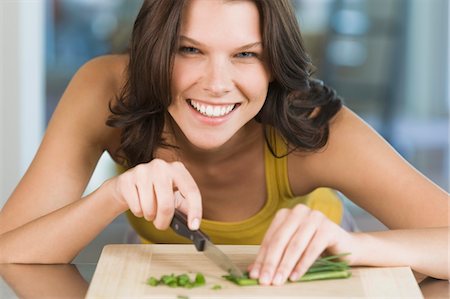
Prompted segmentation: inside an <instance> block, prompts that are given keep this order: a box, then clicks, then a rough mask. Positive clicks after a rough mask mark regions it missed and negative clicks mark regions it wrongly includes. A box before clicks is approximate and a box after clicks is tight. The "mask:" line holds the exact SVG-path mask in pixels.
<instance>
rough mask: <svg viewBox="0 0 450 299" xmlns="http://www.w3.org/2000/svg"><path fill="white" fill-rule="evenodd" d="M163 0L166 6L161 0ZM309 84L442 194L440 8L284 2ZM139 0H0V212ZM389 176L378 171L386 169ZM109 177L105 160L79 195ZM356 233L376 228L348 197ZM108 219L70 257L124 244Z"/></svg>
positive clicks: (444, 129) (444, 115)
mask: <svg viewBox="0 0 450 299" xmlns="http://www.w3.org/2000/svg"><path fill="white" fill-rule="evenodd" d="M167 1H171V0H167ZM292 2H293V4H294V6H295V8H296V13H297V17H298V20H299V23H300V27H301V30H302V34H303V38H304V41H305V45H306V48H307V50H308V51H309V54H310V56H311V58H312V60H313V62H314V64H315V66H316V67H317V71H316V73H315V76H316V77H318V78H320V79H322V80H323V81H324V82H325V83H326V84H328V85H330V86H332V87H333V88H335V89H336V90H337V92H338V93H339V94H340V95H341V96H342V97H343V99H344V102H345V104H346V105H347V106H348V107H350V108H351V109H352V110H354V111H355V112H356V113H357V114H359V115H360V116H361V117H362V118H363V119H364V120H365V121H367V122H368V123H369V124H370V125H371V126H373V127H374V128H375V130H377V131H378V132H379V133H380V134H381V135H382V136H383V137H384V138H385V139H386V140H387V141H388V142H389V143H390V144H392V146H393V147H394V148H395V149H396V150H397V151H398V152H399V153H400V154H401V155H402V156H403V157H404V158H405V159H406V160H408V161H409V162H410V163H411V164H412V165H414V166H415V167H416V168H417V169H418V170H420V171H421V172H422V173H423V174H425V175H426V176H427V177H429V178H430V179H431V180H433V181H434V182H435V183H436V184H438V185H439V186H441V187H442V188H444V189H445V190H447V191H449V176H448V170H449V147H448V141H449V132H448V130H449V108H450V89H449V86H450V75H449V72H450V61H449V56H450V49H449V41H450V38H449V25H450V24H449V14H450V13H449V9H450V8H449V2H448V0H295V1H292ZM141 3H142V1H141V0H26V1H25V0H23V1H20V0H17V1H12V0H3V1H2V2H1V3H0V40H1V45H0V142H1V146H0V195H1V197H0V207H1V206H2V205H3V203H4V202H5V201H6V199H7V197H8V196H9V194H10V193H11V191H12V190H13V188H14V186H15V185H16V184H17V182H18V181H19V179H20V177H21V175H22V174H23V173H24V171H25V170H26V168H27V167H28V165H29V163H30V161H31V159H32V157H33V156H34V153H35V151H36V150H37V147H38V145H39V142H40V140H41V138H42V135H43V132H44V131H45V127H46V125H47V123H48V121H49V119H50V117H51V115H52V113H53V111H54V109H55V106H56V105H57V103H58V100H59V99H60V97H61V95H62V93H63V91H64V89H65V88H66V86H67V84H68V82H69V80H70V78H71V77H72V76H73V74H74V73H75V71H76V70H77V69H78V68H79V67H80V66H81V65H82V64H84V63H85V62H86V61H88V60H89V59H91V58H93V57H95V56H98V55H103V54H107V53H120V52H123V51H125V50H126V48H127V44H128V41H129V38H130V32H131V29H132V25H133V20H134V18H135V16H136V14H137V12H138V10H139V8H140V5H141ZM386 171H389V169H386ZM112 175H114V165H113V163H112V162H111V160H110V159H109V157H108V156H107V155H104V156H103V157H102V158H101V160H100V163H99V165H98V167H97V170H96V171H95V173H94V176H93V178H92V180H91V182H90V184H89V187H88V189H87V190H86V193H89V192H91V191H92V190H94V189H95V188H96V187H97V186H99V185H100V184H101V183H102V182H103V181H104V180H105V179H106V178H108V177H110V176H112ZM346 205H347V207H348V208H349V210H350V211H351V212H352V214H353V216H354V217H355V219H356V222H357V224H358V226H359V228H360V229H361V230H366V231H370V230H378V229H384V226H383V225H382V224H381V223H380V222H378V221H377V220H376V219H375V218H373V217H372V216H371V215H369V214H367V213H366V212H364V211H363V210H361V209H360V208H358V207H357V206H355V205H354V204H352V203H351V202H349V201H348V200H346ZM127 229H128V225H127V223H126V220H125V219H124V217H119V218H117V219H116V220H115V221H114V222H113V223H112V224H111V225H110V226H109V227H108V228H107V229H106V230H105V231H104V232H103V233H102V234H101V235H100V236H99V237H98V238H97V239H96V240H94V241H93V242H92V244H91V245H90V247H88V248H87V249H85V250H84V251H83V252H82V253H81V254H80V256H79V257H78V258H77V259H78V261H90V260H96V259H97V258H98V256H99V253H100V250H101V247H102V246H103V245H104V244H107V243H117V242H119V243H120V242H122V241H123V236H124V234H125V232H126V231H127Z"/></svg>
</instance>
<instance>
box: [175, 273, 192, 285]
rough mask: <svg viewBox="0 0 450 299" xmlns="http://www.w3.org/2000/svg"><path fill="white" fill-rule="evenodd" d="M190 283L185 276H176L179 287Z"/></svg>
mask: <svg viewBox="0 0 450 299" xmlns="http://www.w3.org/2000/svg"><path fill="white" fill-rule="evenodd" d="M189 281H190V278H189V276H188V275H187V274H181V275H178V276H177V283H178V285H179V286H185V285H186V284H188V283H189Z"/></svg>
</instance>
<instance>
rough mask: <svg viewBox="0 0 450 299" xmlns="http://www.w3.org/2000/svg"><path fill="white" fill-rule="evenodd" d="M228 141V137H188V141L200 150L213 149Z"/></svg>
mask: <svg viewBox="0 0 450 299" xmlns="http://www.w3.org/2000/svg"><path fill="white" fill-rule="evenodd" d="M227 141H228V138H217V137H212V138H208V136H201V137H200V138H189V142H190V143H191V144H192V145H193V146H195V147H196V148H198V149H200V150H205V151H213V150H216V149H218V148H220V147H221V146H222V145H224V144H225V143H226V142H227Z"/></svg>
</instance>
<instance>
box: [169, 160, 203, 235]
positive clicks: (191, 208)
mask: <svg viewBox="0 0 450 299" xmlns="http://www.w3.org/2000/svg"><path fill="white" fill-rule="evenodd" d="M171 165H172V167H173V173H172V178H173V188H177V189H178V191H179V192H180V193H181V195H182V197H183V200H182V201H181V205H180V210H181V211H183V212H184V213H185V214H187V217H188V225H189V228H190V229H191V230H196V229H198V228H199V227H200V220H201V219H202V197H201V195H200V190H199V189H198V186H197V184H196V183H195V180H194V178H193V177H192V176H191V174H190V173H189V171H188V170H187V169H186V167H184V165H183V164H182V163H180V162H174V163H172V164H171Z"/></svg>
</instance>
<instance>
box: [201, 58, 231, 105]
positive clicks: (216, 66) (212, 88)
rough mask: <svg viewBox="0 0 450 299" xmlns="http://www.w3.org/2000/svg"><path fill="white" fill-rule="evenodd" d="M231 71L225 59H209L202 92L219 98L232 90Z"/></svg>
mask: <svg viewBox="0 0 450 299" xmlns="http://www.w3.org/2000/svg"><path fill="white" fill-rule="evenodd" d="M232 87H233V80H232V70H231V66H230V64H229V62H228V61H226V60H225V59H220V58H216V59H211V60H210V61H208V65H207V69H206V70H205V76H204V87H203V88H204V90H205V91H206V92H208V94H210V95H211V96H213V97H221V96H224V95H226V94H227V93H229V92H230V91H231V90H232Z"/></svg>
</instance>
